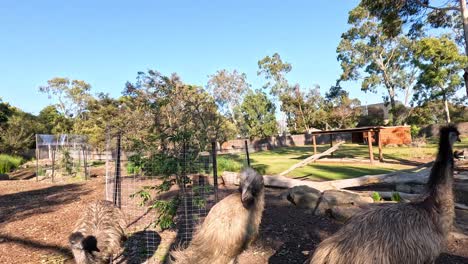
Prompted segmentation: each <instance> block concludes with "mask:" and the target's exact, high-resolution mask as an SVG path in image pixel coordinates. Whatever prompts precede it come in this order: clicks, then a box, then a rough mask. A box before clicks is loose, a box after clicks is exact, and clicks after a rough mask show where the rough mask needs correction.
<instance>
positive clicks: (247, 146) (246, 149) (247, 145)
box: [244, 140, 250, 167]
mask: <svg viewBox="0 0 468 264" xmlns="http://www.w3.org/2000/svg"><path fill="white" fill-rule="evenodd" d="M244 143H245V155H246V156H247V166H249V167H250V156H249V144H247V140H245V141H244Z"/></svg>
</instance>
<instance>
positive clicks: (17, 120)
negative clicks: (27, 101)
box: [0, 108, 44, 154]
mask: <svg viewBox="0 0 468 264" xmlns="http://www.w3.org/2000/svg"><path fill="white" fill-rule="evenodd" d="M10 110H11V111H12V114H11V116H9V118H8V121H7V122H6V123H5V124H3V125H2V126H0V149H1V150H2V151H3V152H5V153H9V154H23V153H25V152H26V151H27V150H28V149H33V148H34V146H35V145H34V142H35V134H37V133H40V132H42V131H43V129H44V127H43V125H42V124H41V123H40V122H38V120H37V118H36V117H35V116H33V115H31V114H29V113H25V112H23V111H21V110H20V109H17V108H11V109H10Z"/></svg>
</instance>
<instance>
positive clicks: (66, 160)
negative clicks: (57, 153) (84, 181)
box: [60, 148, 73, 175]
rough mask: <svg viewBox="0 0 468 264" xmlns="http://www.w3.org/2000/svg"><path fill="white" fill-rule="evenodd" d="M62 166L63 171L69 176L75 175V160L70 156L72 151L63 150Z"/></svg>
mask: <svg viewBox="0 0 468 264" xmlns="http://www.w3.org/2000/svg"><path fill="white" fill-rule="evenodd" d="M60 166H61V168H62V169H63V170H65V172H66V174H67V175H71V174H72V173H73V158H72V156H71V155H70V150H68V149H66V148H65V149H62V159H61V161H60Z"/></svg>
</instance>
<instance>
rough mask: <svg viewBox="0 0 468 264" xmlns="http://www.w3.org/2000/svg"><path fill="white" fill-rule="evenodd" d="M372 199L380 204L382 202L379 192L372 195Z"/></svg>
mask: <svg viewBox="0 0 468 264" xmlns="http://www.w3.org/2000/svg"><path fill="white" fill-rule="evenodd" d="M372 199H373V200H374V201H375V202H380V201H382V196H380V193H378V192H373V193H372Z"/></svg>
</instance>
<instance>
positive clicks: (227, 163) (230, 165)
mask: <svg viewBox="0 0 468 264" xmlns="http://www.w3.org/2000/svg"><path fill="white" fill-rule="evenodd" d="M217 163H218V173H222V172H223V171H232V172H238V171H241V169H242V167H243V165H242V163H240V162H238V161H236V160H233V159H229V158H226V157H218V159H217Z"/></svg>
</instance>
